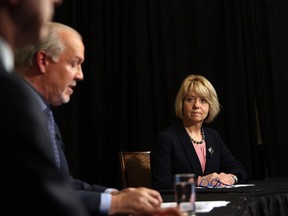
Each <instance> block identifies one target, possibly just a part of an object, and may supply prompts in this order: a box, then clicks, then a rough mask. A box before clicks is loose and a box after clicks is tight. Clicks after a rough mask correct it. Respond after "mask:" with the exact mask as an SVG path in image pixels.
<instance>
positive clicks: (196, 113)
mask: <svg viewBox="0 0 288 216" xmlns="http://www.w3.org/2000/svg"><path fill="white" fill-rule="evenodd" d="M209 108H210V105H209V103H208V102H207V100H206V99H205V98H204V97H200V96H198V95H196V93H195V91H191V92H189V93H188V94H187V95H186V96H185V97H184V99H183V120H184V121H185V122H187V123H190V124H197V123H201V124H202V123H203V122H204V120H205V119H206V117H207V116H208V114H209Z"/></svg>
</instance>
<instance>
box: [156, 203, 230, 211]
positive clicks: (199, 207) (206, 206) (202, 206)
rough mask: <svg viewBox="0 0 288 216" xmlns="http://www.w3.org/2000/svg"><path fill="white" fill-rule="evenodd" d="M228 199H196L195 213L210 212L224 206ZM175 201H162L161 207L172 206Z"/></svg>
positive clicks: (174, 204) (174, 205)
mask: <svg viewBox="0 0 288 216" xmlns="http://www.w3.org/2000/svg"><path fill="white" fill-rule="evenodd" d="M228 203H230V202H229V201H221V200H219V201H196V202H195V206H196V213H207V212H210V211H211V210H212V209H213V208H217V207H223V206H226V205H227V204H228ZM176 206H177V204H176V202H164V203H162V204H161V208H174V207H176Z"/></svg>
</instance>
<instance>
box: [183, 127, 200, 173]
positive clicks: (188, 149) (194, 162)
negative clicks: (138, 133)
mask: <svg viewBox="0 0 288 216" xmlns="http://www.w3.org/2000/svg"><path fill="white" fill-rule="evenodd" d="M177 133H178V135H179V139H180V143H181V147H182V148H183V150H184V152H185V156H186V157H187V158H188V160H189V162H190V164H191V166H192V169H193V170H194V172H195V173H202V174H203V172H202V168H201V164H200V161H199V159H198V156H197V153H196V151H195V149H194V147H193V144H192V143H191V140H190V138H189V135H188V134H187V132H186V130H185V128H184V126H183V125H182V123H181V124H179V125H178V127H177ZM183 157H184V155H183Z"/></svg>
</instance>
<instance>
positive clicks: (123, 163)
mask: <svg viewBox="0 0 288 216" xmlns="http://www.w3.org/2000/svg"><path fill="white" fill-rule="evenodd" d="M127 155H129V156H140V157H142V156H149V163H150V151H121V152H119V159H120V167H121V175H122V184H123V188H127V187H138V186H143V187H151V182H149V183H146V184H144V185H131V184H130V183H129V176H128V170H127V166H126V162H127V161H126V158H125V157H126V156H127ZM147 168H148V169H147ZM143 171H144V170H143ZM144 172H146V173H147V172H148V173H147V175H150V176H151V173H150V164H149V167H146V169H145V171H144Z"/></svg>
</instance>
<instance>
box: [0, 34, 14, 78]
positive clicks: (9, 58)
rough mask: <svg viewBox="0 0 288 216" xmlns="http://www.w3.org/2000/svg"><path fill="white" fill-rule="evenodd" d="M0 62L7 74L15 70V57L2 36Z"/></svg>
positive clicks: (0, 39)
mask: <svg viewBox="0 0 288 216" xmlns="http://www.w3.org/2000/svg"><path fill="white" fill-rule="evenodd" d="M0 61H2V63H3V66H4V67H5V69H6V70H7V72H9V73H11V72H12V71H13V70H14V55H13V52H12V49H11V47H10V46H9V44H8V43H7V42H6V41H5V40H4V39H3V38H2V37H1V36H0Z"/></svg>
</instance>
